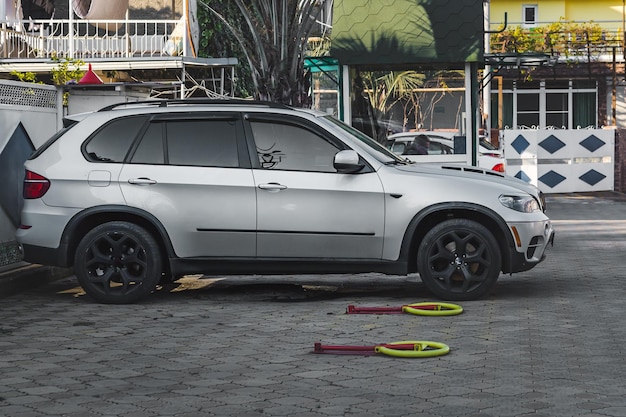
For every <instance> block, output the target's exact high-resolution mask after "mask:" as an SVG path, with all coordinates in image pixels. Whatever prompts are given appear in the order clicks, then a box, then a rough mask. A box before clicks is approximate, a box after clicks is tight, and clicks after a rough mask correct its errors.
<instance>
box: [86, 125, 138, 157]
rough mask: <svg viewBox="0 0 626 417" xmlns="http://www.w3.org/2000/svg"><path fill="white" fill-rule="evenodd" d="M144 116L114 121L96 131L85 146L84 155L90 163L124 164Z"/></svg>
mask: <svg viewBox="0 0 626 417" xmlns="http://www.w3.org/2000/svg"><path fill="white" fill-rule="evenodd" d="M145 121H146V117H145V116H137V117H125V118H122V119H116V120H113V121H111V122H110V123H108V124H106V125H105V126H104V127H102V128H101V129H100V130H98V131H97V132H96V133H95V134H94V135H93V136H92V137H91V138H90V139H89V140H88V141H87V143H86V144H85V147H84V153H85V154H86V157H87V158H88V159H89V160H91V161H100V162H124V158H125V157H126V154H127V153H128V150H129V149H130V146H131V145H132V143H133V141H134V140H135V137H137V134H138V133H139V130H140V129H141V127H142V126H143V124H144V122H145Z"/></svg>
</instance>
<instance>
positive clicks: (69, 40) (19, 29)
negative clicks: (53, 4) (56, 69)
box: [0, 19, 188, 59]
mask: <svg viewBox="0 0 626 417" xmlns="http://www.w3.org/2000/svg"><path fill="white" fill-rule="evenodd" d="M187 33H188V32H187V30H186V27H185V22H184V21H183V20H67V19H65V20H55V19H53V20H28V21H0V58H52V57H60V58H70V59H86V58H137V57H166V56H181V55H184V54H185V49H186V48H185V45H187V39H188V37H187Z"/></svg>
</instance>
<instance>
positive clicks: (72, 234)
mask: <svg viewBox="0 0 626 417" xmlns="http://www.w3.org/2000/svg"><path fill="white" fill-rule="evenodd" d="M115 220H123V221H133V222H135V223H138V224H139V225H143V226H144V227H146V225H147V226H148V228H151V229H153V230H154V231H156V233H158V236H156V237H157V239H158V241H160V242H161V243H162V244H163V247H164V248H165V250H166V252H167V253H166V255H167V257H168V258H172V257H176V254H175V252H174V248H173V246H172V243H171V241H170V237H169V234H168V233H167V230H166V229H165V227H164V226H163V224H162V223H161V222H160V221H159V220H158V219H157V218H156V217H155V216H153V215H152V214H151V213H149V212H147V211H145V210H142V209H140V208H136V207H129V206H123V205H116V204H109V205H103V206H98V207H90V208H86V209H84V210H82V211H80V212H79V213H76V214H75V215H74V217H72V218H71V219H70V221H69V222H68V223H67V226H66V227H65V230H64V231H63V236H62V237H61V244H60V247H59V248H60V249H61V251H62V258H63V259H67V260H68V261H67V263H68V264H69V259H68V258H69V254H70V248H73V247H75V246H76V245H77V244H78V238H79V237H82V236H83V235H84V232H83V231H82V229H84V228H88V229H89V230H90V229H92V228H93V227H95V226H96V225H99V224H102V223H105V222H108V221H115Z"/></svg>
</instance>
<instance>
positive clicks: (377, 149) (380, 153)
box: [320, 115, 406, 163]
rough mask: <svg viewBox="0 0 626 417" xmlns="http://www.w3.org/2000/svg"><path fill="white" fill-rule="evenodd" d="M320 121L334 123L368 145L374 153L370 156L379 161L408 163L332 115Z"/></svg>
mask: <svg viewBox="0 0 626 417" xmlns="http://www.w3.org/2000/svg"><path fill="white" fill-rule="evenodd" d="M320 119H321V120H323V121H328V122H330V123H332V124H333V126H336V127H339V128H341V130H343V131H345V132H347V133H348V134H350V135H351V136H353V137H355V138H357V139H358V140H359V141H361V142H362V143H363V144H364V145H366V146H367V147H368V149H369V150H371V151H372V152H370V154H372V155H373V156H374V157H375V158H376V159H378V160H379V161H381V162H384V163H389V162H401V163H406V160H405V159H403V158H400V157H399V156H398V155H396V154H395V153H393V152H391V151H389V149H387V148H385V147H384V146H383V145H381V144H380V143H378V142H376V141H375V140H374V139H372V138H370V137H369V136H367V135H366V134H365V133H363V132H361V131H359V130H357V129H355V128H353V127H352V126H348V125H347V124H345V123H344V122H342V121H341V120H338V119H336V118H335V117H333V116H330V115H328V116H323V117H320Z"/></svg>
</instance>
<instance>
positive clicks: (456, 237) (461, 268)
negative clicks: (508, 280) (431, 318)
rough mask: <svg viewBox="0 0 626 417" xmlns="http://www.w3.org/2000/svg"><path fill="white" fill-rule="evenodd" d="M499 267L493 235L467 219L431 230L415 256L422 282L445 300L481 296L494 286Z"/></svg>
mask: <svg viewBox="0 0 626 417" xmlns="http://www.w3.org/2000/svg"><path fill="white" fill-rule="evenodd" d="M501 266H502V257H501V254H500V248H499V246H498V243H497V242H496V239H495V238H494V237H493V234H492V233H491V232H489V230H487V228H486V227H484V226H483V225H481V224H479V223H477V222H475V221H472V220H467V219H450V220H446V221H444V222H441V223H439V224H438V225H436V226H435V227H433V228H432V229H431V230H430V231H429V232H428V233H427V234H426V236H424V239H423V240H422V243H421V244H420V247H419V252H418V254H417V267H418V270H419V274H420V278H421V280H422V282H423V283H424V285H425V286H426V287H427V288H428V289H429V290H430V291H431V292H432V293H433V294H435V295H436V296H438V297H440V298H442V299H444V300H452V301H463V300H473V299H476V298H480V297H482V296H483V295H485V294H486V293H487V292H488V291H489V290H490V289H491V288H492V287H493V286H494V285H495V283H496V280H497V279H498V276H499V275H500V269H501Z"/></svg>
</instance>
